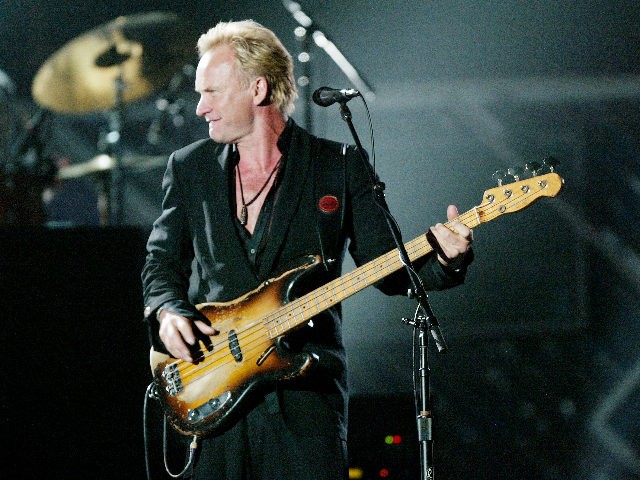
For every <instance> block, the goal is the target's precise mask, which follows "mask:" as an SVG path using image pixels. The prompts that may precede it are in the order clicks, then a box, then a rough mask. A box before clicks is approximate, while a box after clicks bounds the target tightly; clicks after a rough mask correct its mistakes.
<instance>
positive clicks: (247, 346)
mask: <svg viewBox="0 0 640 480" xmlns="http://www.w3.org/2000/svg"><path fill="white" fill-rule="evenodd" d="M465 217H470V218H474V215H471V214H470V213H469V212H467V213H466V214H463V215H461V216H459V217H458V218H457V220H459V221H462V222H463V223H464V221H465V219H464V218H465ZM416 240H419V242H416ZM425 242H426V240H425V239H423V238H422V237H418V239H414V240H413V241H411V242H408V244H407V245H408V248H411V249H412V250H411V251H410V252H408V253H410V254H415V251H420V250H422V249H424V248H425ZM428 247H430V246H428ZM426 253H428V251H427V252H425V253H424V254H426ZM389 254H391V255H392V256H393V257H396V256H397V251H393V250H392V251H391V252H388V253H387V254H386V255H389ZM384 256H385V255H383V257H384ZM389 263H390V262H389V261H383V262H380V261H374V264H372V265H369V266H368V268H365V269H364V270H361V271H359V272H358V273H359V274H360V275H359V276H356V277H355V278H352V279H349V280H350V281H343V282H340V283H341V284H343V285H344V287H343V288H341V289H338V293H339V294H343V293H344V292H350V291H351V289H352V288H353V284H354V283H359V282H360V281H361V280H360V277H362V276H365V277H366V276H370V275H371V273H370V272H367V270H373V271H374V272H375V273H376V274H377V273H379V271H380V270H383V269H386V270H389V271H396V270H398V269H399V268H401V267H402V264H401V263H400V261H399V259H398V260H397V262H391V263H394V264H395V263H399V264H398V265H397V266H396V265H393V267H392V266H390V265H389ZM377 276H378V275H376V277H377ZM375 281H376V280H373V281H369V283H368V285H370V284H371V283H374V282H375ZM368 285H367V286H368ZM321 289H322V287H321ZM324 290H333V292H334V294H335V290H336V287H334V288H328V287H327V288H325V289H324ZM353 293H355V292H351V294H353ZM339 294H338V295H335V296H337V297H340V295H339ZM323 296H324V295H322V294H318V293H317V294H315V295H313V294H312V295H311V296H309V297H307V298H305V297H303V299H305V301H304V302H298V303H300V305H298V306H297V307H294V308H293V310H295V309H302V310H307V309H310V310H312V311H315V310H317V312H316V314H317V313H319V312H320V311H323V310H325V309H326V308H321V307H319V304H320V303H321V302H319V301H318V298H322V297H323ZM344 298H346V296H345V297H344ZM329 303H331V304H335V303H338V302H329ZM287 306H291V304H288V305H287ZM287 306H284V307H283V308H282V309H278V310H276V311H275V312H271V314H268V315H266V316H265V317H263V319H262V320H263V321H262V322H261V323H258V322H254V323H253V324H250V325H249V326H247V327H246V328H245V329H244V330H240V331H238V333H239V334H244V336H243V347H242V350H243V351H244V352H245V353H253V351H254V350H256V349H259V348H263V340H264V339H265V337H263V336H262V335H260V336H259V337H258V338H257V339H255V338H251V337H250V335H251V334H254V336H255V334H256V333H260V331H254V332H251V333H248V331H249V330H250V329H252V328H254V329H255V328H259V329H260V330H262V328H261V327H263V326H267V325H268V324H269V323H273V322H275V321H281V320H282V319H283V318H285V317H291V316H293V317H297V316H300V315H302V316H303V318H304V315H305V314H306V312H305V313H300V314H298V315H296V314H292V313H291V312H289V313H288V314H286V312H285V314H283V312H282V311H281V310H283V309H285V307H287ZM328 306H330V305H328ZM328 306H327V308H328ZM288 310H292V309H291V308H289V309H288ZM270 317H271V318H270ZM286 321H287V322H288V323H290V322H291V321H290V320H286ZM295 322H296V323H302V322H300V321H297V320H295ZM267 330H269V328H268V327H267ZM276 331H277V328H276ZM266 338H273V336H271V335H267V337H266ZM255 341H258V342H260V344H259V345H255V346H254V345H253V343H254V342H255ZM221 343H222V345H225V344H226V342H225V341H223V342H221ZM219 353H220V354H221V355H222V356H220V355H218V356H219V358H211V359H209V362H207V364H206V365H202V364H197V365H198V366H199V367H200V368H198V370H201V369H202V368H203V367H204V368H206V369H207V372H206V373H207V374H209V373H214V372H213V371H212V369H211V368H210V367H211V366H212V364H214V363H216V361H219V360H220V359H222V358H223V357H227V356H228V355H229V352H225V351H224V350H223V351H222V352H219ZM211 355H213V353H212V354H210V355H207V354H205V357H206V356H211ZM234 361H235V360H234ZM185 363H186V364H187V365H188V366H191V365H193V364H191V363H189V362H185ZM228 363H229V364H231V363H232V362H231V359H228ZM223 366H224V365H223ZM213 368H214V369H215V368H216V367H213ZM186 370H188V368H186V369H185V368H183V369H181V374H184V377H185V378H183V382H186V381H187V378H186V377H187V376H191V375H194V374H197V373H198V372H196V371H193V372H189V371H186Z"/></svg>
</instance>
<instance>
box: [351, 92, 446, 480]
mask: <svg viewBox="0 0 640 480" xmlns="http://www.w3.org/2000/svg"><path fill="white" fill-rule="evenodd" d="M339 103H340V115H341V117H342V119H343V120H344V121H345V122H346V123H347V125H348V126H349V130H350V131H351V135H352V137H353V139H354V141H355V144H356V146H357V147H358V152H360V157H361V159H362V161H364V162H365V163H367V164H368V162H369V160H368V159H367V157H366V155H365V153H364V149H363V148H362V144H361V143H360V139H359V137H358V134H357V132H356V130H355V128H354V126H353V122H352V120H351V118H352V115H351V111H350V110H349V107H347V100H344V101H341V102H339ZM371 182H372V185H373V195H374V198H375V200H376V203H377V205H378V207H380V209H381V210H382V211H383V212H384V215H385V219H386V220H387V225H388V226H389V230H390V231H391V234H392V236H393V239H394V241H395V243H396V246H397V248H398V252H399V253H400V260H401V261H402V264H403V265H404V266H405V269H406V271H407V274H408V275H409V279H410V280H411V289H410V291H409V297H410V298H415V299H416V301H417V302H418V308H417V309H416V315H415V317H414V319H413V320H406V319H403V322H404V323H407V324H409V325H411V326H413V327H414V329H415V332H417V336H418V354H419V361H418V369H417V371H416V372H414V381H415V379H416V378H419V389H418V390H417V391H415V392H414V393H415V396H416V399H415V400H416V409H417V410H418V412H419V413H418V415H417V427H418V442H419V444H420V463H421V467H420V468H421V478H422V479H423V480H433V479H434V478H435V473H434V466H433V437H432V423H433V416H432V411H431V393H430V368H429V355H428V346H429V341H428V335H427V332H431V335H432V336H433V339H434V341H435V344H436V346H437V348H438V351H439V352H441V353H444V352H446V351H447V344H446V342H445V340H444V337H443V335H442V331H441V330H440V325H439V323H438V320H437V318H436V316H435V315H434V313H433V311H432V310H431V306H430V305H429V300H428V296H427V292H426V290H425V288H424V285H423V284H422V281H421V280H420V277H419V276H418V274H417V273H416V271H415V269H414V268H413V265H412V264H411V260H410V259H409V255H408V254H407V251H406V249H405V247H404V243H403V241H402V234H401V233H400V229H399V228H398V225H397V223H396V222H395V220H394V219H393V217H392V216H391V213H390V212H389V211H388V209H387V208H385V206H384V203H383V199H384V188H385V186H384V183H383V182H379V181H376V179H375V178H374V177H373V175H372V177H371ZM414 390H415V388H414Z"/></svg>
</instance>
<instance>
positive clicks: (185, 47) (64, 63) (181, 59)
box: [32, 12, 197, 113]
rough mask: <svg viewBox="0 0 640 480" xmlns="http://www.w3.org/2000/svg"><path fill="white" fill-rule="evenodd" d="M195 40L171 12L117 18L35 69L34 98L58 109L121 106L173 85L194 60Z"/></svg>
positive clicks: (76, 110)
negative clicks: (121, 103)
mask: <svg viewBox="0 0 640 480" xmlns="http://www.w3.org/2000/svg"><path fill="white" fill-rule="evenodd" d="M196 40H197V36H196V35H195V34H194V32H193V29H192V28H191V27H190V26H189V25H188V24H187V23H186V22H184V21H182V20H181V19H179V18H178V17H177V16H176V15H175V14H172V13H164V12H149V13H142V14H137V15H131V16H122V17H118V18H116V19H115V20H113V21H111V22H109V23H107V24H104V25H102V26H99V27H97V28H95V29H94V30H91V31H89V32H87V33H84V34H83V35H81V36H79V37H77V38H75V39H74V40H71V41H70V42H68V43H66V44H65V45H63V46H62V48H60V49H59V50H58V51H57V52H56V53H54V54H53V55H52V56H51V57H50V58H49V59H48V60H47V61H46V62H45V63H44V65H42V66H41V67H40V69H39V70H38V72H37V73H36V76H35V78H34V80H33V85H32V95H33V98H34V100H35V101H36V102H37V103H38V104H39V105H41V106H42V107H44V108H47V109H50V110H53V111H56V112H59V113H90V112H98V111H103V110H108V109H114V108H118V107H119V106H120V102H123V103H131V102H134V101H136V100H138V99H141V98H144V97H146V96H148V95H150V94H151V93H153V92H156V91H158V90H160V89H162V88H164V87H165V86H167V85H169V83H170V82H171V79H172V78H173V77H174V75H175V74H176V72H178V71H181V70H182V68H183V66H184V65H185V64H187V63H189V62H190V61H191V60H192V59H193V57H194V55H195V50H194V45H195V42H196ZM119 83H122V87H123V88H122V91H121V92H120V91H119V88H118V84H119Z"/></svg>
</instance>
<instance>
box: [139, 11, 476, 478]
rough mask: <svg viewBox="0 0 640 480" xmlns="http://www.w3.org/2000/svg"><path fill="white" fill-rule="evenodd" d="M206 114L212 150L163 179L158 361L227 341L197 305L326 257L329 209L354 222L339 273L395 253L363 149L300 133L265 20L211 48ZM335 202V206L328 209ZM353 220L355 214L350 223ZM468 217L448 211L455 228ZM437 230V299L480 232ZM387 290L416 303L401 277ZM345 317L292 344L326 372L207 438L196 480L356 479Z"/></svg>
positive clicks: (155, 260)
mask: <svg viewBox="0 0 640 480" xmlns="http://www.w3.org/2000/svg"><path fill="white" fill-rule="evenodd" d="M198 49H199V53H200V61H199V63H198V67H197V70H196V78H195V88H196V91H197V92H198V93H199V94H200V101H199V103H198V106H197V109H196V113H197V114H198V115H199V116H201V117H203V118H204V119H205V121H206V122H207V123H208V125H209V137H210V139H205V140H201V141H198V142H195V143H194V144H192V145H189V146H187V147H185V148H183V149H181V150H178V151H176V152H174V153H173V154H172V155H171V157H170V159H169V163H168V166H167V171H166V174H165V178H164V180H163V189H164V201H163V211H162V214H161V216H160V217H159V218H158V220H157V221H156V222H155V223H154V226H153V231H152V233H151V235H150V238H149V241H148V245H147V250H148V255H147V260H146V264H145V266H144V269H143V273H142V278H143V286H144V300H145V305H146V308H145V311H146V316H147V319H148V322H149V325H150V327H151V332H152V334H153V336H152V338H153V342H154V344H155V346H156V348H159V349H166V351H167V352H168V353H169V354H171V355H172V356H174V357H176V358H179V359H182V360H185V361H188V362H196V363H197V361H198V356H199V355H201V352H198V351H196V350H197V349H196V348H194V347H195V346H196V345H198V342H197V339H202V338H206V337H207V336H211V338H212V339H215V338H216V337H215V335H216V334H217V333H218V332H217V331H216V329H215V326H216V325H215V324H214V325H211V324H210V323H209V322H208V321H207V320H206V318H204V317H203V316H202V315H201V314H200V313H199V312H198V310H197V309H196V308H195V307H194V304H198V303H203V302H231V301H233V300H235V299H238V298H239V297H241V296H242V295H243V294H245V293H247V292H250V291H252V290H254V289H256V288H257V287H258V286H259V285H260V284H261V283H262V282H264V281H265V280H268V279H270V278H273V277H274V275H275V274H276V273H277V272H282V271H283V270H285V269H286V266H287V265H290V264H291V262H294V261H295V260H296V259H299V258H300V257H302V256H304V255H308V254H318V255H319V254H320V253H322V252H323V251H324V250H323V249H327V248H328V247H327V245H321V243H322V242H323V241H324V240H323V239H321V237H322V236H321V235H320V236H319V235H318V233H317V232H318V224H317V222H318V213H317V212H318V209H319V208H320V209H324V213H326V214H327V215H331V214H332V213H338V212H342V215H343V217H344V219H343V221H342V227H341V229H342V230H341V231H340V232H339V234H340V237H339V240H340V242H339V243H340V245H339V249H338V252H337V255H336V261H334V262H331V263H330V264H329V265H328V266H327V272H326V274H327V275H328V276H329V278H335V277H337V276H339V275H340V264H341V261H342V253H343V251H344V248H346V247H345V245H347V244H348V249H349V252H350V254H351V255H352V257H353V258H354V261H355V262H356V264H358V265H360V264H362V263H364V262H367V261H369V260H372V259H374V258H377V257H379V256H380V255H382V254H384V253H386V252H388V251H390V250H392V249H393V248H395V245H394V243H393V240H392V236H391V234H390V233H389V231H388V227H387V224H386V220H385V218H384V215H383V213H382V211H381V210H380V209H379V208H378V206H376V205H375V202H374V196H373V193H372V185H371V180H370V174H371V169H370V167H369V165H368V164H367V163H365V162H363V161H362V159H361V158H360V156H359V154H358V152H357V151H356V150H355V148H352V147H350V148H348V149H346V152H344V153H343V152H341V148H340V147H341V146H340V145H339V144H337V143H335V142H330V141H328V140H323V139H318V138H316V137H313V136H311V135H309V134H308V133H307V132H306V131H304V130H303V129H301V128H300V127H298V126H297V125H296V124H295V123H294V122H293V120H291V119H290V118H289V114H290V113H291V112H292V110H293V102H294V100H295V98H296V95H297V94H296V87H295V81H294V76H293V62H292V60H291V56H290V55H289V53H288V52H287V51H286V50H285V48H284V47H283V46H282V44H281V43H280V41H279V40H278V39H277V38H276V36H275V35H274V34H273V33H272V32H271V31H270V30H268V29H266V28H264V27H262V26H261V25H259V24H257V23H255V22H253V21H241V22H228V23H226V22H221V23H219V24H218V25H217V26H215V27H214V28H212V29H211V30H209V31H208V32H207V33H206V34H204V35H203V36H202V37H201V38H200V39H199V42H198ZM321 156H331V157H332V158H334V160H335V161H337V162H339V161H341V162H343V164H344V178H345V181H344V183H345V187H344V188H345V192H344V205H340V204H339V203H340V199H341V198H342V197H341V196H340V195H335V196H330V197H329V198H330V200H331V201H330V202H328V205H325V204H323V203H322V202H319V201H318V196H317V194H316V188H317V185H318V182H322V180H321V179H320V177H321V173H318V171H317V170H316V169H315V168H314V167H316V166H317V163H318V162H319V157H321ZM323 198H324V197H323ZM340 209H343V210H340ZM456 215H457V211H456V209H455V207H454V206H450V207H449V209H448V217H449V219H453V218H454V217H455V216H456ZM452 227H453V228H454V229H455V232H454V231H452V230H450V229H448V228H446V227H445V226H443V225H441V224H438V225H436V226H434V227H432V229H431V231H432V232H433V235H434V237H435V239H436V240H437V242H438V243H439V245H440V250H439V251H440V253H441V255H439V256H437V258H436V257H435V256H431V257H427V258H425V259H423V260H421V261H420V262H418V265H417V267H419V268H420V275H421V277H422V280H423V283H424V285H425V287H426V288H429V289H441V288H447V287H450V286H454V285H457V284H459V283H461V282H462V281H463V278H464V275H465V271H466V266H467V264H468V262H469V261H470V257H471V255H468V252H470V245H471V239H472V232H471V231H470V230H469V228H467V227H466V226H464V225H462V224H460V223H457V222H453V224H452ZM376 286H377V287H378V288H379V289H381V290H382V291H383V292H385V293H387V294H406V292H407V286H408V281H407V277H406V274H404V272H403V271H400V272H398V273H396V274H393V275H391V276H389V277H387V279H385V280H382V281H380V282H378V283H377V284H376ZM340 328H341V317H340V309H339V308H337V307H333V308H329V309H328V310H325V311H324V312H322V313H321V314H319V315H318V316H316V317H315V318H314V320H313V322H310V324H309V325H305V326H304V327H303V328H300V329H297V330H296V331H295V332H294V333H292V334H290V335H287V337H286V340H287V345H288V347H289V348H290V349H291V350H293V351H303V352H312V353H314V354H315V355H317V359H318V361H317V365H315V366H314V367H313V368H312V369H311V371H310V372H309V373H308V374H306V375H303V376H301V377H299V378H297V379H295V380H293V381H290V382H281V383H279V384H278V385H277V386H276V388H274V389H272V390H270V391H268V392H266V393H264V394H263V395H262V396H260V397H258V398H256V399H254V400H253V401H252V402H250V405H251V408H247V412H246V414H245V415H244V416H243V417H242V418H241V419H240V420H239V421H236V422H234V423H233V424H232V425H231V426H230V427H229V428H228V430H226V431H224V432H222V433H220V434H217V435H213V436H209V437H207V438H205V439H203V441H202V443H201V445H200V446H199V448H200V451H199V452H198V455H197V457H196V461H195V464H194V468H193V469H192V471H191V472H190V473H191V475H192V476H193V478H197V479H212V480H213V479H215V480H221V479H245V478H246V479H276V478H277V479H288V478H290V479H296V480H300V479H309V480H312V479H313V480H318V479H343V478H346V477H347V453H346V439H347V431H346V414H347V413H346V406H347V378H346V371H345V370H346V369H345V367H346V366H345V352H344V347H343V342H342V335H341V330H340Z"/></svg>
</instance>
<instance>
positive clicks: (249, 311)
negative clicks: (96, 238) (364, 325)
mask: <svg viewBox="0 0 640 480" xmlns="http://www.w3.org/2000/svg"><path fill="white" fill-rule="evenodd" d="M318 265H320V259H319V258H318V257H306V260H305V262H304V263H303V264H302V265H300V266H298V267H296V268H294V269H292V270H289V271H287V272H286V273H284V274H282V275H281V276H279V277H276V278H274V279H271V280H268V281H266V282H264V283H263V284H262V285H261V286H260V287H258V288H257V289H256V290H254V291H252V292H249V293H248V294H246V295H243V296H242V297H240V298H238V299H236V300H234V301H232V302H227V303H204V304H200V305H197V308H198V310H200V312H201V313H203V314H204V315H205V316H206V317H207V318H208V319H209V321H210V322H211V324H212V326H213V327H214V328H216V330H217V331H218V332H219V334H217V335H214V336H212V337H209V341H208V342H207V343H208V345H207V344H205V342H200V349H201V351H202V352H203V353H204V356H203V358H202V359H201V360H200V361H198V362H197V363H195V364H192V363H190V362H185V361H183V360H177V359H175V358H173V357H171V356H169V355H166V354H164V353H161V352H158V351H156V350H154V349H153V348H152V349H151V353H150V363H151V370H152V373H153V376H154V382H155V383H156V387H157V388H156V390H157V395H158V397H159V399H160V401H161V403H162V404H163V409H164V411H165V414H166V416H167V419H168V421H169V423H170V424H171V425H172V426H173V427H174V428H176V429H177V430H178V431H179V432H181V433H183V434H186V435H198V436H204V435H209V434H217V433H220V432H221V431H223V430H224V429H226V428H228V427H229V426H230V425H232V424H233V423H234V422H235V421H236V420H237V419H238V417H239V416H241V415H242V414H243V413H246V410H245V409H244V408H243V407H244V406H245V404H246V403H248V402H250V401H251V398H252V397H254V396H255V395H256V394H257V393H258V392H259V391H262V390H264V389H266V388H268V387H270V386H272V385H273V384H275V383H277V382H282V381H287V380H291V379H293V378H296V377H298V376H300V375H303V374H304V373H305V372H306V371H308V370H309V369H310V368H311V367H312V366H313V365H314V364H315V363H316V361H317V357H316V356H315V355H313V354H308V353H296V354H292V353H290V352H288V351H287V350H286V348H285V347H284V345H283V342H282V336H281V335H277V336H276V335H274V332H273V331H272V330H270V329H269V328H268V326H267V325H265V322H264V318H265V317H268V315H269V314H270V312H272V311H275V310H278V309H279V308H280V307H282V306H283V305H285V304H286V303H288V302H289V295H290V292H292V291H293V289H294V285H295V284H296V282H297V281H298V280H299V279H300V277H302V276H306V275H307V274H309V273H310V272H311V271H312V270H314V269H315V267H317V266H318ZM283 333H284V332H283Z"/></svg>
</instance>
